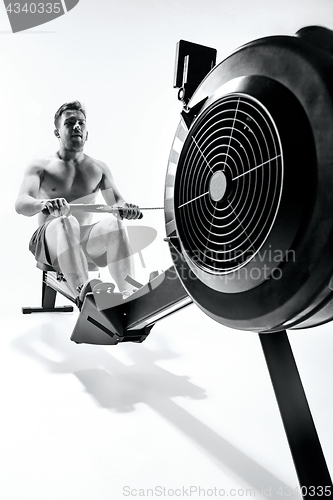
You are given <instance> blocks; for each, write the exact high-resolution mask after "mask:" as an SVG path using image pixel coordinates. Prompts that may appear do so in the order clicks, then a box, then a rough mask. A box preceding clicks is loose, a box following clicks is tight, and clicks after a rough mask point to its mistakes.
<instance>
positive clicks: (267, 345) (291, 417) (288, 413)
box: [259, 331, 333, 499]
mask: <svg viewBox="0 0 333 500" xmlns="http://www.w3.org/2000/svg"><path fill="white" fill-rule="evenodd" d="M259 338H260V342H261V345H262V348H263V351H264V355H265V358H266V363H267V366H268V370H269V374H270V377H271V380H272V384H273V388H274V391H275V396H276V399H277V403H278V406H279V409H280V413H281V417H282V421H283V425H284V428H285V431H286V435H287V439H288V442H289V447H290V450H291V454H292V457H293V460H294V464H295V468H296V473H297V476H298V480H299V483H300V486H301V494H302V496H303V498H306V499H310V498H312V499H314V498H319V497H323V496H329V495H331V494H332V493H333V492H332V480H331V477H330V474H329V471H328V468H327V465H326V461H325V457H324V454H323V451H322V448H321V445H320V441H319V438H318V434H317V431H316V428H315V425H314V422H313V419H312V415H311V412H310V408H309V405H308V402H307V399H306V395H305V392H304V389H303V385H302V381H301V378H300V375H299V373H298V369H297V366H296V362H295V359H294V356H293V353H292V350H291V346H290V343H289V339H288V335H287V332H286V331H282V332H277V333H264V334H259ZM325 488H326V489H325Z"/></svg>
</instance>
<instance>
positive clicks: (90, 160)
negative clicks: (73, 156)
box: [84, 154, 109, 173]
mask: <svg viewBox="0 0 333 500" xmlns="http://www.w3.org/2000/svg"><path fill="white" fill-rule="evenodd" d="M84 156H85V162H86V163H87V164H88V165H90V166H93V167H95V168H98V169H99V170H101V171H102V172H103V173H104V172H106V171H107V170H109V167H108V166H107V164H106V163H105V162H104V161H101V160H98V159H96V158H93V157H92V156H88V155H86V154H85V155H84Z"/></svg>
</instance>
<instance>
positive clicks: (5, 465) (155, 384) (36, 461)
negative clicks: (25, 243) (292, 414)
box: [0, 293, 333, 500]
mask: <svg viewBox="0 0 333 500" xmlns="http://www.w3.org/2000/svg"><path fill="white" fill-rule="evenodd" d="M21 295H22V296H23V295H24V294H21ZM36 295H37V293H36ZM20 300H21V298H20ZM22 300H23V299H22ZM24 300H25V304H22V305H36V304H34V303H33V302H32V301H34V300H36V296H35V295H29V294H26V295H25V299H24ZM7 312H8V314H4V315H3V316H2V318H1V332H2V333H1V336H0V371H1V372H0V384H1V386H0V388H1V392H0V394H1V402H2V405H1V408H2V410H1V414H0V421H1V437H0V442H1V448H0V458H1V483H0V495H1V498H3V499H6V500H21V499H23V498H26V499H28V498H34V499H35V500H45V499H47V500H59V499H65V500H67V499H68V500H91V499H93V498H94V499H98V500H110V499H121V498H126V497H130V498H132V497H135V496H140V497H148V498H149V497H150V498H159V497H167V498H168V497H172V496H174V497H176V496H178V497H180V498H188V497H189V498H194V499H199V498H203V497H205V496H206V497H209V496H212V497H221V496H222V495H223V494H224V496H233V497H235V498H240V497H248V496H252V497H254V496H255V497H257V498H268V497H270V498H275V499H280V498H281V492H282V493H283V494H284V495H283V496H287V495H288V492H289V491H290V489H295V488H296V487H297V484H298V483H297V478H296V473H295V470H294V466H293V463H292V459H291V456H290V452H289V448H288V444H287V442H286V438H285V434H284V430H283V427H282V423H281V419H280V415H279V411H278V408H277V405H276V401H275V397H274V394H273V389H272V386H271V383H270V380H269V375H268V372H267V368H266V365H265V361H264V357H263V354H262V351H261V347H260V344H259V340H258V337H257V335H256V334H252V333H247V332H239V331H233V330H230V329H227V328H224V327H223V326H221V325H218V324H217V323H215V322H213V321H212V320H210V319H209V318H208V317H207V316H205V315H204V314H203V313H202V312H201V311H200V310H199V309H198V308H197V307H196V306H194V305H191V306H189V307H188V308H186V309H185V310H183V311H180V312H178V313H176V314H175V315H173V316H171V317H169V318H166V319H165V320H163V321H161V322H159V323H158V324H156V325H155V327H154V328H153V330H152V332H151V334H150V336H149V337H148V338H147V340H146V341H145V342H144V343H143V344H138V345H137V344H124V345H118V346H113V347H111V346H109V347H101V346H89V345H77V344H75V343H73V342H71V341H70V339H69V337H70V334H71V331H72V329H73V326H74V324H75V321H76V319H77V314H78V313H76V312H75V313H69V314H43V315H38V314H35V315H28V316H24V315H22V314H21V313H20V309H19V307H17V309H15V308H13V309H12V310H10V309H9V310H8V311H7ZM331 329H332V326H331V325H327V326H323V327H320V328H317V329H312V330H309V331H301V332H291V333H290V340H291V344H292V347H293V350H294V354H295V357H296V360H297V363H298V367H299V370H300V373H301V376H302V380H303V384H304V387H305V390H306V393H307V396H308V400H309V403H310V406H311V409H312V414H313V417H314V420H315V422H316V426H317V430H318V433H319V436H320V439H321V443H322V447H323V449H324V452H325V456H326V460H327V463H328V466H329V468H330V470H331V471H333V430H332V426H331V422H332V419H333V391H332V389H333V387H332V386H333V377H332V374H333V368H332V362H331V359H332V351H333V338H332V335H331ZM199 488H201V490H199ZM215 488H216V489H215ZM279 493H280V494H279ZM291 498H299V497H298V496H297V492H296V493H292V494H291Z"/></svg>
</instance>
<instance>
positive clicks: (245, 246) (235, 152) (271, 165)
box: [174, 93, 283, 275]
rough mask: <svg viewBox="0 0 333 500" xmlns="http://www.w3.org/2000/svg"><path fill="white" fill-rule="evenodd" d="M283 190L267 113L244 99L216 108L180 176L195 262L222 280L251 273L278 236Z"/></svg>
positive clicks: (231, 98)
mask: <svg viewBox="0 0 333 500" xmlns="http://www.w3.org/2000/svg"><path fill="white" fill-rule="evenodd" d="M282 185H283V157H282V148H281V142H280V139H279V135H278V132H277V128H276V126H275V124H274V122H273V119H272V117H271V116H270V114H269V112H268V111H267V109H266V108H265V107H264V106H263V105H262V104H261V103H260V102H259V101H257V100H256V99H254V98H252V97H250V96H248V95H243V94H236V93H234V94H228V95H226V96H224V97H222V98H220V99H218V100H217V101H215V102H214V103H213V104H212V105H211V106H209V107H208V108H207V109H206V110H205V111H204V112H203V113H202V116H201V117H199V119H198V120H197V123H196V124H195V125H194V126H193V129H192V130H191V131H190V133H189V135H188V137H187V139H186V142H185V144H184V147H183V149H182V152H181V155H180V158H179V163H178V168H177V174H176V180H175V198H174V203H175V216H176V223H177V229H178V232H179V236H180V239H181V241H182V244H183V247H184V250H185V252H186V253H187V255H188V257H189V258H190V259H191V260H192V261H193V262H194V263H195V265H196V266H198V267H199V268H201V269H203V270H205V271H207V272H208V273H211V274H217V275H219V274H227V273H230V272H233V271H235V270H236V269H238V268H239V267H242V266H244V265H246V263H247V262H248V261H249V260H251V259H253V257H254V256H255V255H256V254H257V253H258V251H259V250H260V248H261V247H262V246H263V244H264V243H265V241H266V239H267V237H268V235H269V233H270V230H271V228H272V226H273V223H274V220H275V217H276V214H277V211H278V209H279V204H280V199H281V193H282Z"/></svg>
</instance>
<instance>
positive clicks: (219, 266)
mask: <svg viewBox="0 0 333 500" xmlns="http://www.w3.org/2000/svg"><path fill="white" fill-rule="evenodd" d="M189 64H191V60H189ZM181 115H182V117H181V121H180V123H179V126H178V128H177V131H176V134H175V138H174V142H173V145H172V149H171V153H170V157H169V162H168V171H167V177H166V184H165V220H166V232H167V236H168V239H169V246H170V251H171V255H172V258H173V262H174V265H175V268H176V271H177V273H178V276H179V278H180V280H181V281H182V283H183V285H184V287H185V289H186V291H187V292H188V294H189V295H190V296H191V298H192V299H193V301H194V302H195V303H196V304H197V305H198V306H199V307H200V308H201V309H202V310H203V311H204V312H205V313H206V314H208V315H209V316H210V317H211V318H213V319H215V320H216V321H218V322H220V323H222V324H224V325H226V326H229V327H232V328H236V329H242V330H250V331H257V332H269V331H279V330H283V329H286V328H305V327H310V326H316V325H319V324H321V323H324V322H327V321H329V320H331V319H332V318H333V292H332V288H333V285H332V282H333V280H332V276H333V140H332V135H333V32H331V31H330V30H328V29H325V28H320V27H307V28H303V29H301V30H300V31H299V32H297V33H296V35H295V36H273V37H267V38H262V39H259V40H256V41H253V42H251V43H248V44H247V45H245V46H243V47H241V48H240V49H238V50H236V51H235V52H234V53H232V54H231V55H230V56H229V57H228V58H226V59H225V60H224V61H222V62H221V63H220V64H219V65H218V66H216V67H215V68H213V69H212V70H211V71H210V72H209V73H208V75H207V76H206V77H205V78H204V80H203V81H202V82H201V83H200V85H199V86H198V88H197V89H196V91H195V93H194V94H193V96H192V98H191V99H190V101H189V103H188V104H187V105H186V106H185V107H184V110H183V111H182V113H181Z"/></svg>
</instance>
